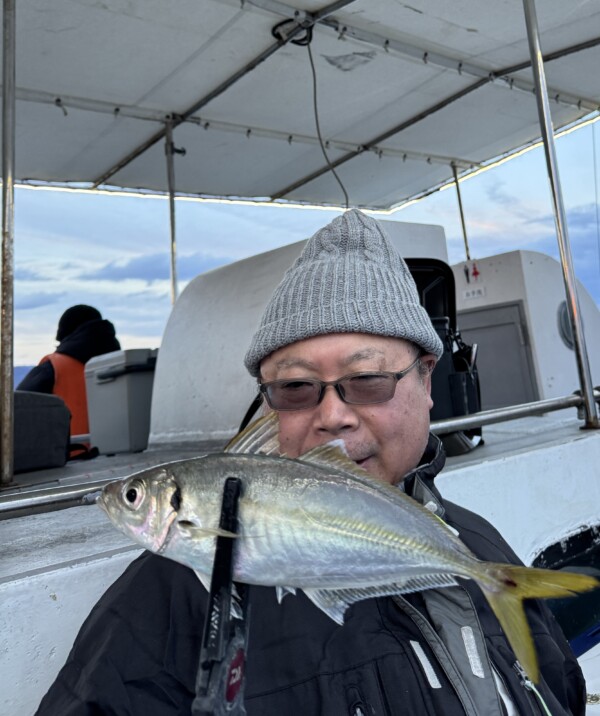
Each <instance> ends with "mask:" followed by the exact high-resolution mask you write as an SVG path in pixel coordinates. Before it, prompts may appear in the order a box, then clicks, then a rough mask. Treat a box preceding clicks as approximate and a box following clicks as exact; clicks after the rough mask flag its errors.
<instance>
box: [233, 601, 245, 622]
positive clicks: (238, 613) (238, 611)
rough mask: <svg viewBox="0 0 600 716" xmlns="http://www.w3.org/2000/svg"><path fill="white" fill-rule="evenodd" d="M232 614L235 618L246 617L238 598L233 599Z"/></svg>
mask: <svg viewBox="0 0 600 716" xmlns="http://www.w3.org/2000/svg"><path fill="white" fill-rule="evenodd" d="M230 614H231V616H232V617H233V618H234V619H243V618H244V612H243V611H242V607H241V606H240V603H239V602H238V600H237V599H232V600H231V609H230Z"/></svg>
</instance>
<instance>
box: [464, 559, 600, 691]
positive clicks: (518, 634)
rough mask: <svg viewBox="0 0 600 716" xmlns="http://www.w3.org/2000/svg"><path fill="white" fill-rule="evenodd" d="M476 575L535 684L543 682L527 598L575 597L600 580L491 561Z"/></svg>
mask: <svg viewBox="0 0 600 716" xmlns="http://www.w3.org/2000/svg"><path fill="white" fill-rule="evenodd" d="M486 577H487V578H486ZM490 577H491V579H490ZM473 578H474V579H475V580H476V581H477V583H478V584H479V586H480V587H481V589H482V590H483V593H484V595H485V597H486V599H487V600H488V602H489V604H490V606H491V607H492V609H493V611H494V614H495V615H496V617H497V618H498V621H499V622H500V625H501V627H502V629H503V630H504V633H505V634H506V638H507V639H508V641H509V643H510V645H511V646H512V648H513V651H514V652H515V656H516V657H517V659H518V660H519V661H520V662H521V665H522V666H523V669H524V670H525V672H526V674H527V676H528V677H529V678H530V679H531V681H533V683H534V684H537V683H538V682H539V679H540V672H539V665H538V660H537V655H536V653H535V647H534V644H533V639H532V637H531V631H530V630H529V625H528V624H527V618H526V616H525V610H524V609H523V599H543V598H548V597H571V596H574V595H575V594H577V593H578V592H587V591H589V590H591V589H595V588H596V587H600V581H598V580H597V579H596V578H594V577H590V576H588V575H585V574H575V573H574V572H563V571H557V570H552V569H535V568H533V567H521V566H516V565H507V564H487V565H486V566H485V569H484V572H483V575H480V577H479V578H478V577H477V576H475V575H473Z"/></svg>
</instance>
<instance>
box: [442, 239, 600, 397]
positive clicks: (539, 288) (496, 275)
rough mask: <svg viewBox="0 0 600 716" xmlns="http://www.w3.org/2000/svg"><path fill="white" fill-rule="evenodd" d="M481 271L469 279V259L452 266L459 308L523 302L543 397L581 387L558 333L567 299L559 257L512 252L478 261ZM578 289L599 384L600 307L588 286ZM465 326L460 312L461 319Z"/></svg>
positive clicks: (539, 388)
mask: <svg viewBox="0 0 600 716" xmlns="http://www.w3.org/2000/svg"><path fill="white" fill-rule="evenodd" d="M476 263H477V267H478V269H479V272H480V275H479V277H478V279H477V280H476V281H474V280H471V281H470V282H469V283H467V281H466V278H465V274H464V270H463V268H464V265H465V264H464V263H461V264H455V265H454V266H453V267H452V269H453V271H454V278H455V282H456V294H457V297H456V306H457V311H458V312H459V314H460V311H463V310H472V309H476V308H487V307H489V306H494V305H498V304H504V303H513V302H515V301H522V302H523V308H524V311H525V321H526V330H527V334H528V337H529V341H530V344H531V351H532V356H533V367H534V372H535V378H536V381H537V387H538V391H539V395H540V400H543V399H546V398H557V397H561V396H563V395H568V394H569V393H572V392H573V391H574V390H577V389H578V388H579V378H578V373H577V365H576V360H575V354H574V352H573V351H572V350H570V349H569V348H568V347H567V346H566V345H565V344H564V342H563V341H562V339H561V338H560V336H559V334H558V309H559V306H560V304H561V303H562V302H563V301H564V300H565V293H564V288H563V287H564V283H563V278H562V271H561V267H560V264H559V263H558V261H556V260H555V259H553V258H552V257H550V256H546V255H545V254H541V253H539V252H537V251H510V252H509V253H505V254H499V255H497V256H490V257H489V258H485V259H480V260H478V261H477V262H476ZM577 291H578V295H579V303H580V308H581V315H582V321H583V326H584V334H585V340H586V344H587V350H588V354H589V358H590V364H591V371H592V379H593V381H594V385H598V383H600V311H598V307H597V306H596V304H595V303H594V300H593V299H592V297H591V296H590V294H589V293H588V292H587V291H586V289H585V287H584V286H583V285H582V284H581V283H580V282H577ZM458 323H459V327H460V315H459V318H458Z"/></svg>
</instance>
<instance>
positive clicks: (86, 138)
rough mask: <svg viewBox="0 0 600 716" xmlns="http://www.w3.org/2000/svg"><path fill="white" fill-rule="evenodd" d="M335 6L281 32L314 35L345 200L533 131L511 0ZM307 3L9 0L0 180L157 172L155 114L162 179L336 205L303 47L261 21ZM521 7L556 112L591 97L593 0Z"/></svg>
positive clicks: (598, 49)
mask: <svg viewBox="0 0 600 716" xmlns="http://www.w3.org/2000/svg"><path fill="white" fill-rule="evenodd" d="M335 5H336V6H338V8H339V9H334V11H333V12H331V14H326V15H324V16H323V18H322V20H321V21H320V22H317V23H316V24H315V26H314V31H313V32H312V35H311V33H310V32H309V33H308V34H307V32H306V30H304V29H300V30H298V31H297V34H296V36H295V40H300V41H302V40H303V39H305V40H306V39H310V38H311V37H312V40H311V43H310V48H311V50H312V56H313V58H314V64H315V70H316V88H317V111H318V119H319V126H320V131H321V134H322V137H323V141H324V142H325V143H326V146H327V153H328V155H329V158H330V160H331V162H333V163H336V164H337V172H338V175H339V177H340V179H341V181H342V182H343V184H344V186H345V187H346V190H347V192H348V195H349V201H350V204H351V205H354V206H362V207H368V208H380V209H381V208H390V207H392V206H396V205H398V204H400V203H403V202H405V201H406V200H408V199H410V198H413V197H417V196H420V195H422V194H424V193H427V192H428V191H430V190H432V189H434V188H436V187H438V186H440V185H441V184H443V183H445V182H447V181H448V180H449V179H451V178H452V167H451V163H452V162H454V163H455V165H456V167H457V169H458V171H459V174H460V173H463V172H464V171H466V170H470V169H472V168H474V167H477V166H479V165H481V164H482V163H485V162H488V161H489V160H491V159H493V158H496V157H498V156H499V155H502V154H504V153H506V152H511V151H513V150H515V149H517V148H520V147H522V146H524V145H526V144H528V143H530V142H532V141H534V140H536V139H537V138H538V137H539V136H540V130H539V125H538V114H537V107H536V101H535V96H534V91H533V87H534V85H533V75H532V72H531V67H530V64H529V50H528V43H527V35H526V29H525V19H524V12H523V5H522V0H494V1H492V0H487V1H485V0H484V1H483V2H482V1H481V0H462V1H461V2H447V0H411V2H410V3H404V2H398V1H397V0H355V1H354V2H349V3H348V2H346V3H344V2H338V3H335ZM324 7H325V0H321V1H320V2H316V1H313V0H294V1H293V4H292V0H289V2H286V3H283V2H278V1H277V0H245V2H244V1H243V0H242V2H240V0H171V1H169V2H165V0H106V1H105V2H97V0H53V1H52V2H51V3H48V2H47V0H19V2H18V3H17V40H16V41H17V57H16V84H17V110H16V111H17V115H16V127H17V129H16V172H15V179H16V180H19V181H41V182H52V183H54V182H57V183H70V184H77V185H83V186H85V187H94V186H98V185H101V186H114V187H121V188H129V189H142V190H149V191H165V190H166V188H167V172H166V162H165V145H164V141H163V137H164V131H165V125H164V122H165V120H166V119H167V118H169V117H173V119H174V123H175V128H174V144H175V146H176V147H177V148H185V151H186V153H185V156H181V155H179V154H177V155H175V174H176V189H177V192H178V193H182V194H191V195H200V196H221V197H244V198H261V199H272V200H285V201H293V202H308V203H312V204H332V205H338V206H339V205H343V204H344V197H343V194H342V191H341V189H340V186H339V184H338V182H337V181H336V179H335V177H334V176H333V175H332V173H331V171H330V170H329V169H328V167H327V163H326V161H325V159H324V157H323V153H322V150H321V148H320V146H319V142H318V132H317V128H316V122H315V112H314V107H313V79H312V74H311V65H310V60H309V52H308V49H307V47H306V45H303V44H293V42H292V41H290V42H287V43H282V42H281V43H280V45H279V46H278V45H277V40H276V39H275V37H274V36H273V34H272V32H273V28H274V27H275V26H276V25H277V24H278V23H281V22H282V21H288V22H285V24H284V25H282V26H280V31H281V32H283V33H284V34H285V33H288V32H290V31H291V30H293V29H294V28H295V27H296V21H300V22H303V21H305V20H310V19H311V18H310V16H308V15H306V13H319V12H320V11H321V10H323V8H324ZM537 14H538V22H539V27H540V36H541V45H542V51H543V53H544V55H545V57H546V59H547V62H546V78H547V84H548V88H549V95H550V97H551V98H552V102H551V108H552V118H553V122H554V127H555V128H559V127H562V126H565V125H568V124H570V123H572V122H574V121H577V120H579V119H580V118H582V117H583V116H585V115H587V114H589V113H590V112H592V111H595V110H597V108H598V103H599V98H600V72H599V71H598V67H600V3H598V2H594V1H589V0H588V1H587V2H586V1H585V0H577V1H576V0H571V1H570V2H565V1H564V0H543V1H540V0H538V3H537ZM269 53H270V54H269ZM267 54H268V55H269V56H268V57H266V59H265V60H264V61H263V62H261V63H259V64H258V65H257V66H256V68H255V69H252V70H251V71H249V72H246V73H244V72H243V70H244V68H248V67H249V66H251V65H252V64H253V63H254V62H255V61H256V60H257V59H258V58H260V57H261V56H263V55H267ZM238 75H239V79H237V81H232V80H233V79H234V78H236V76H238ZM184 118H185V120H186V121H183V122H182V121H181V120H182V119H184ZM153 139H156V140H157V141H156V142H155V143H152V140H153ZM146 145H150V146H149V148H147V149H146V150H145V151H141V150H142V149H143V148H144V147H145V146H146ZM130 157H135V158H133V159H132V160H131V161H128V159H129V158H130ZM119 167H120V168H119Z"/></svg>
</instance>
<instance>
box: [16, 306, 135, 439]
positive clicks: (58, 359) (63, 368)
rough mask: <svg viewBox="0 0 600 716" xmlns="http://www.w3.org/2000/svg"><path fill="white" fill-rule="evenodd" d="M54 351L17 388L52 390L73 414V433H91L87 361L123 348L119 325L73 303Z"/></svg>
mask: <svg viewBox="0 0 600 716" xmlns="http://www.w3.org/2000/svg"><path fill="white" fill-rule="evenodd" d="M56 340H57V341H59V344H58V346H57V348H56V350H55V351H54V353H50V354H49V355H47V356H44V357H43V358H42V359H41V360H40V362H39V365H37V366H35V368H32V369H31V370H30V371H29V373H27V375H26V376H25V377H24V378H23V380H22V381H21V382H20V383H19V385H18V386H17V390H29V391H33V392H36V393H52V394H54V395H58V396H59V397H60V398H62V399H63V400H64V401H65V403H66V405H67V408H69V411H70V413H71V435H84V434H87V433H89V431H90V428H89V422H88V409H87V394H86V390H85V373H84V368H85V364H86V363H87V362H88V360H90V358H94V357H95V356H99V355H103V354H104V353H111V352H112V351H118V350H120V348H121V345H120V344H119V341H118V340H117V337H116V335H115V327H114V326H113V324H112V323H111V322H110V321H107V320H106V319H103V318H102V314H101V313H100V311H98V309H97V308H94V307H93V306H86V305H85V304H78V305H76V306H71V308H67V310H66V311H65V312H64V313H63V314H62V316H61V317H60V320H59V321H58V328H57V331H56Z"/></svg>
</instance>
